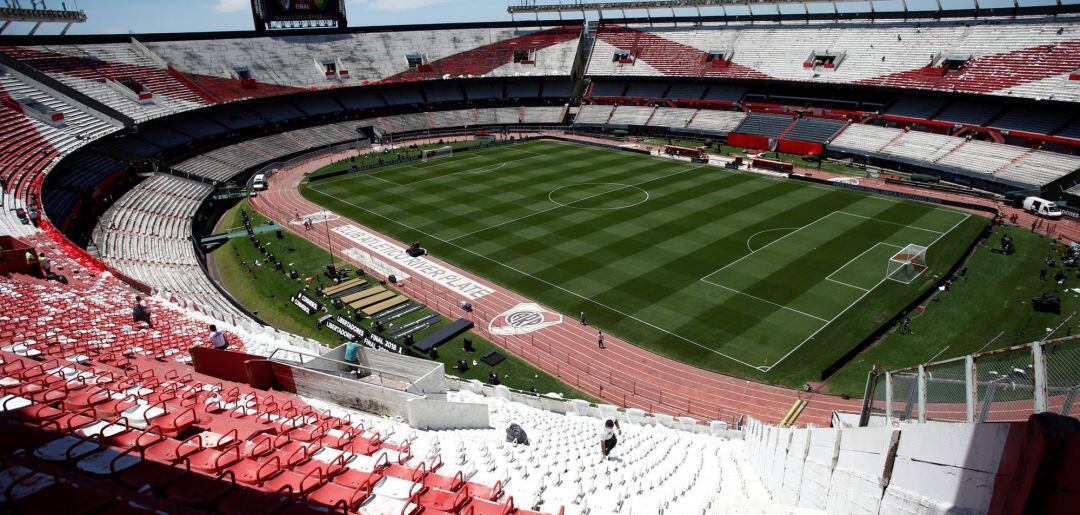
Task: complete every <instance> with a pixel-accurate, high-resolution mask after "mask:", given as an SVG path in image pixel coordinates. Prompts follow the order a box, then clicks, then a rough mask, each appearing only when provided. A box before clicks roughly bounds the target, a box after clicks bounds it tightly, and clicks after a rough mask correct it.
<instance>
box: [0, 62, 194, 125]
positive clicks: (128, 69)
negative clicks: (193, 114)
mask: <svg viewBox="0 0 1080 515" xmlns="http://www.w3.org/2000/svg"><path fill="white" fill-rule="evenodd" d="M0 52H4V53H6V54H8V55H11V56H12V57H14V58H16V59H18V60H20V61H22V62H23V63H25V64H28V65H30V66H33V67H34V68H37V69H38V70H40V71H43V72H45V73H47V74H49V76H51V77H53V78H55V79H57V80H59V81H60V82H62V83H64V84H65V85H67V86H70V87H72V88H74V89H76V90H78V91H80V92H82V93H85V94H86V95H88V96H90V97H91V98H94V99H95V100H99V101H101V102H103V103H105V104H106V105H108V106H109V107H112V108H113V109H116V110H117V111H120V112H121V113H123V114H125V115H127V116H130V117H131V118H133V119H135V120H138V121H142V120H149V119H151V118H157V117H159V116H165V115H169V114H172V113H178V112H181V111H187V110H190V109H195V108H198V107H200V106H202V105H205V104H206V100H204V99H203V98H202V97H201V96H200V95H199V93H198V92H196V91H195V90H193V89H192V88H191V87H189V86H188V85H187V84H185V83H184V82H182V81H181V80H179V79H177V78H176V77H173V76H172V75H170V74H169V72H168V71H167V70H164V69H162V68H160V67H158V66H157V65H156V64H155V63H154V62H153V61H151V60H150V59H149V58H147V57H145V56H143V55H142V54H140V53H139V52H138V51H137V50H136V49H135V47H134V46H132V45H131V44H127V43H118V44H100V45H83V46H78V45H55V46H38V47H0ZM106 80H108V81H111V82H112V83H113V85H112V86H110V85H109V84H107V83H106ZM132 80H133V81H136V82H137V83H138V84H139V85H140V86H142V87H143V88H145V90H147V91H149V92H150V93H151V95H152V96H151V98H150V99H149V100H147V101H146V102H140V101H139V100H138V99H136V98H132V96H130V95H125V94H124V93H122V92H121V90H124V88H125V87H126V86H124V85H123V84H121V83H123V82H125V81H132ZM124 91H130V88H128V89H127V90H124Z"/></svg>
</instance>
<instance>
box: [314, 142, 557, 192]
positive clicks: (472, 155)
mask: <svg viewBox="0 0 1080 515" xmlns="http://www.w3.org/2000/svg"><path fill="white" fill-rule="evenodd" d="M522 144H525V143H522ZM511 146H512V145H511ZM492 150H513V151H515V152H527V153H530V154H536V155H546V154H540V153H538V152H533V151H531V150H522V149H519V148H507V147H491V148H482V149H480V150H470V151H469V153H468V154H466V155H465V157H460V158H458V159H457V161H461V160H462V159H480V158H482V157H484V156H483V154H486V153H487V152H489V151H492ZM450 159H451V160H453V159H454V158H450ZM448 162H450V161H448ZM442 164H444V163H438V165H442ZM493 164H496V163H493ZM403 166H408V167H412V168H417V167H416V166H415V165H412V164H406V165H403ZM433 166H435V165H433ZM433 166H432V167H433ZM432 167H427V168H432ZM396 168H397V166H396V165H389V166H387V167H384V168H381V169H380V168H376V169H374V170H372V171H371V172H368V173H355V174H352V173H347V174H345V175H343V176H341V177H337V178H334V179H327V180H325V181H318V184H331V183H335V182H338V181H345V180H349V179H355V178H358V177H375V175H376V174H380V173H384V172H391V171H394V169H396ZM423 168H424V167H420V168H419V169H421V170H422V169H423ZM381 180H383V181H384V182H393V181H386V180H385V179H381ZM394 184H398V183H394Z"/></svg>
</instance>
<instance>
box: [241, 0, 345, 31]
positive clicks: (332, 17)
mask: <svg viewBox="0 0 1080 515" xmlns="http://www.w3.org/2000/svg"><path fill="white" fill-rule="evenodd" d="M252 6H253V7H254V9H253V11H254V15H255V21H256V26H257V27H258V26H259V25H279V24H290V23H293V22H338V23H337V25H338V26H339V27H343V26H345V6H344V0H253V1H252ZM285 26H288V25H284V26H283V27H285Z"/></svg>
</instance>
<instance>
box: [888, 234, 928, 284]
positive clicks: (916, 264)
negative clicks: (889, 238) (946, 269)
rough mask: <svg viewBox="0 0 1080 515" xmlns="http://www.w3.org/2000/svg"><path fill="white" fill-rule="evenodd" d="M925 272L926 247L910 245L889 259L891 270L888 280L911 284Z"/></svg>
mask: <svg viewBox="0 0 1080 515" xmlns="http://www.w3.org/2000/svg"><path fill="white" fill-rule="evenodd" d="M925 271H926V247H924V246H922V245H915V244H914V243H910V244H908V246H906V247H904V248H903V249H902V250H901V251H900V252H897V253H896V254H893V256H892V257H891V258H889V270H888V275H887V276H886V278H888V279H890V280H893V281H896V282H900V283H904V284H911V282H912V281H914V280H915V279H916V278H917V277H919V276H920V275H922V273H923V272H925Z"/></svg>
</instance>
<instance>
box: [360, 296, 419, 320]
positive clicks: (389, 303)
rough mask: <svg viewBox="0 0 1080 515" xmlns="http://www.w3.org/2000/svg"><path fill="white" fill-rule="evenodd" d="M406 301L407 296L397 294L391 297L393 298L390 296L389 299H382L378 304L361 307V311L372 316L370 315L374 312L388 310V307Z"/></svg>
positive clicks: (407, 299) (367, 315)
mask: <svg viewBox="0 0 1080 515" xmlns="http://www.w3.org/2000/svg"><path fill="white" fill-rule="evenodd" d="M408 301H409V298H408V297H406V296H404V295H398V296H396V297H393V298H391V299H389V300H384V301H382V302H380V303H378V304H375V305H373V306H368V307H366V308H364V309H362V310H361V311H362V312H363V313H364V316H366V317H369V316H372V315H374V314H376V313H382V312H383V311H386V310H388V309H390V308H392V307H394V306H400V305H402V304H404V303H406V302H408Z"/></svg>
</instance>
